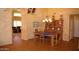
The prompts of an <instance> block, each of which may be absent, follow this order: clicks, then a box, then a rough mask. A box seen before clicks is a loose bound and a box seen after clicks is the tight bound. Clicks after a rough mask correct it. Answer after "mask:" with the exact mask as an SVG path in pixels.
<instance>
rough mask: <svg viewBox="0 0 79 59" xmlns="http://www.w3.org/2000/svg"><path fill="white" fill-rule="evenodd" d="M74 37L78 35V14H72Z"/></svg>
mask: <svg viewBox="0 0 79 59" xmlns="http://www.w3.org/2000/svg"><path fill="white" fill-rule="evenodd" d="M74 37H79V16H74Z"/></svg>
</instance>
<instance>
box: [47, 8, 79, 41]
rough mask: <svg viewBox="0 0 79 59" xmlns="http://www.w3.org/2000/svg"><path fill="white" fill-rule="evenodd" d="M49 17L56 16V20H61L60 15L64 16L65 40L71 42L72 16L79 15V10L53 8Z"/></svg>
mask: <svg viewBox="0 0 79 59" xmlns="http://www.w3.org/2000/svg"><path fill="white" fill-rule="evenodd" d="M48 13H49V15H50V16H52V15H54V14H55V17H56V19H59V16H60V15H63V20H64V23H63V40H64V41H69V40H70V31H69V29H70V27H69V26H70V24H69V23H70V22H69V20H70V18H69V17H70V15H72V14H79V9H76V8H71V9H70V8H51V9H49V12H48Z"/></svg>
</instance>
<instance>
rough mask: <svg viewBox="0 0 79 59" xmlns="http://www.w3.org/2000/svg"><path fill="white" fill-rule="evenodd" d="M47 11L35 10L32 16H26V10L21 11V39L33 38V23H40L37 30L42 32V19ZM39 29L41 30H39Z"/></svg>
mask: <svg viewBox="0 0 79 59" xmlns="http://www.w3.org/2000/svg"><path fill="white" fill-rule="evenodd" d="M46 11H47V9H40V8H37V9H36V11H35V13H34V14H28V13H27V9H22V10H21V13H22V39H24V40H28V39H31V38H33V37H34V29H35V28H34V27H33V22H34V21H38V22H40V26H39V29H41V30H43V28H44V24H43V23H42V19H44V16H46V15H47V14H46ZM40 27H41V28H40Z"/></svg>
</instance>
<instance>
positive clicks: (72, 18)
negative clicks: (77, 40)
mask: <svg viewBox="0 0 79 59" xmlns="http://www.w3.org/2000/svg"><path fill="white" fill-rule="evenodd" d="M69 22H70V25H69V26H70V27H69V28H70V29H69V34H70V38H69V39H73V37H74V15H70V21H69Z"/></svg>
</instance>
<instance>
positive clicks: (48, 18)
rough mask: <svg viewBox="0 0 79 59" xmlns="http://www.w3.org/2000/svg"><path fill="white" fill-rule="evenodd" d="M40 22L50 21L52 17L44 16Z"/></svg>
mask: <svg viewBox="0 0 79 59" xmlns="http://www.w3.org/2000/svg"><path fill="white" fill-rule="evenodd" d="M42 22H52V18H50V17H48V16H46V18H45V19H44V20H42Z"/></svg>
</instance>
